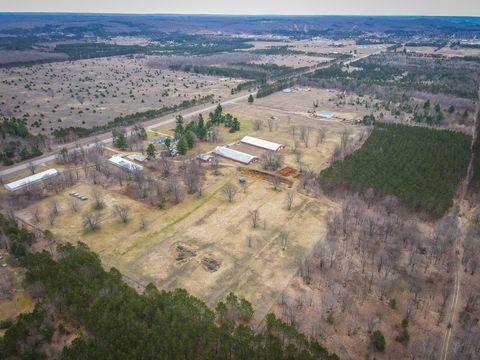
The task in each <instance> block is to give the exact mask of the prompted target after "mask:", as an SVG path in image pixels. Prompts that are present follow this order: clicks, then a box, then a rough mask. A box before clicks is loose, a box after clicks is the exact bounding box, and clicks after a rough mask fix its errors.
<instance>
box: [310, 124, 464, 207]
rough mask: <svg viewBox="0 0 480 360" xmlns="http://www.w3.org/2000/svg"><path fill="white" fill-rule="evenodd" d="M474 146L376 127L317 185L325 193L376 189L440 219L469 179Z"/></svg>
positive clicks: (438, 135) (452, 135) (460, 139)
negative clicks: (471, 154)
mask: <svg viewBox="0 0 480 360" xmlns="http://www.w3.org/2000/svg"><path fill="white" fill-rule="evenodd" d="M470 141H471V137H470V136H467V135H465V134H461V133H458V132H453V131H448V130H435V129H430V128H423V127H415V126H407V125H400V124H387V123H379V122H377V123H376V124H375V127H374V129H373V132H372V134H371V135H370V137H369V138H368V139H367V141H366V142H365V144H364V145H363V146H362V147H361V149H359V150H357V151H355V152H354V153H353V154H350V155H348V156H347V157H346V158H345V159H344V160H342V161H337V162H334V163H333V164H332V166H330V167H329V168H327V169H325V170H324V171H322V172H321V173H320V174H319V176H318V181H319V183H320V185H321V186H322V188H324V189H325V190H327V191H329V190H333V189H335V188H337V187H348V188H351V189H352V190H355V191H365V190H367V189H369V188H372V189H374V190H376V191H378V192H379V193H381V194H383V195H387V194H393V195H395V196H396V197H398V198H399V199H400V200H401V201H402V203H404V205H406V206H408V207H410V208H413V209H416V210H425V211H427V212H429V213H430V214H432V215H434V216H441V215H442V214H444V213H445V211H446V210H447V209H448V208H449V207H450V205H451V203H452V199H453V196H454V193H455V190H456V188H457V186H458V184H459V182H460V180H461V179H462V177H464V176H465V174H466V170H467V166H468V161H469V155H470Z"/></svg>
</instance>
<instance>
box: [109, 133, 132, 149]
mask: <svg viewBox="0 0 480 360" xmlns="http://www.w3.org/2000/svg"><path fill="white" fill-rule="evenodd" d="M112 135H113V146H115V147H117V148H119V149H125V148H126V147H127V146H128V145H127V138H126V136H125V134H124V133H123V132H121V131H118V130H113V131H112Z"/></svg>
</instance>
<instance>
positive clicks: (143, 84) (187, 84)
mask: <svg viewBox="0 0 480 360" xmlns="http://www.w3.org/2000/svg"><path fill="white" fill-rule="evenodd" d="M147 61H148V58H146V59H144V58H141V59H134V58H130V57H110V58H101V59H93V60H80V61H69V62H61V63H55V64H43V65H35V66H32V67H19V68H8V69H1V70H0V83H1V84H2V86H1V90H0V104H1V105H0V109H1V112H2V113H4V114H5V115H7V116H15V117H17V118H23V117H25V118H26V119H27V122H28V125H29V126H30V127H31V131H32V132H34V133H36V132H43V133H47V134H48V133H50V131H51V130H53V129H56V128H58V127H69V126H83V127H91V126H93V125H101V124H104V123H106V122H108V121H110V120H113V118H115V117H116V116H120V115H126V114H130V113H134V112H141V111H146V110H150V109H158V108H161V107H163V106H169V105H173V104H178V103H181V102H182V101H184V100H190V99H194V98H200V97H202V96H205V95H209V94H214V95H215V99H219V98H224V97H226V96H227V95H230V89H231V88H232V87H234V86H235V85H236V84H237V83H238V81H237V80H232V79H226V78H225V79H218V78H215V77H211V76H206V75H199V74H187V73H180V72H178V73H175V72H172V71H169V70H153V69H151V68H150V67H148V66H146V62H147ZM27 114H28V115H27Z"/></svg>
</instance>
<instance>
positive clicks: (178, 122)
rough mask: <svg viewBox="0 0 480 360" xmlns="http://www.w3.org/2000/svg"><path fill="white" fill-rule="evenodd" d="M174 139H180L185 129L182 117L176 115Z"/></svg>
mask: <svg viewBox="0 0 480 360" xmlns="http://www.w3.org/2000/svg"><path fill="white" fill-rule="evenodd" d="M175 123H176V125H175V139H177V140H178V139H180V138H181V137H182V136H183V134H184V132H185V129H184V125H183V116H182V115H178V116H177V117H176V118H175Z"/></svg>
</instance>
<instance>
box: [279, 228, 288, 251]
mask: <svg viewBox="0 0 480 360" xmlns="http://www.w3.org/2000/svg"><path fill="white" fill-rule="evenodd" d="M280 241H281V242H282V250H285V249H286V248H287V241H288V232H287V231H280Z"/></svg>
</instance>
